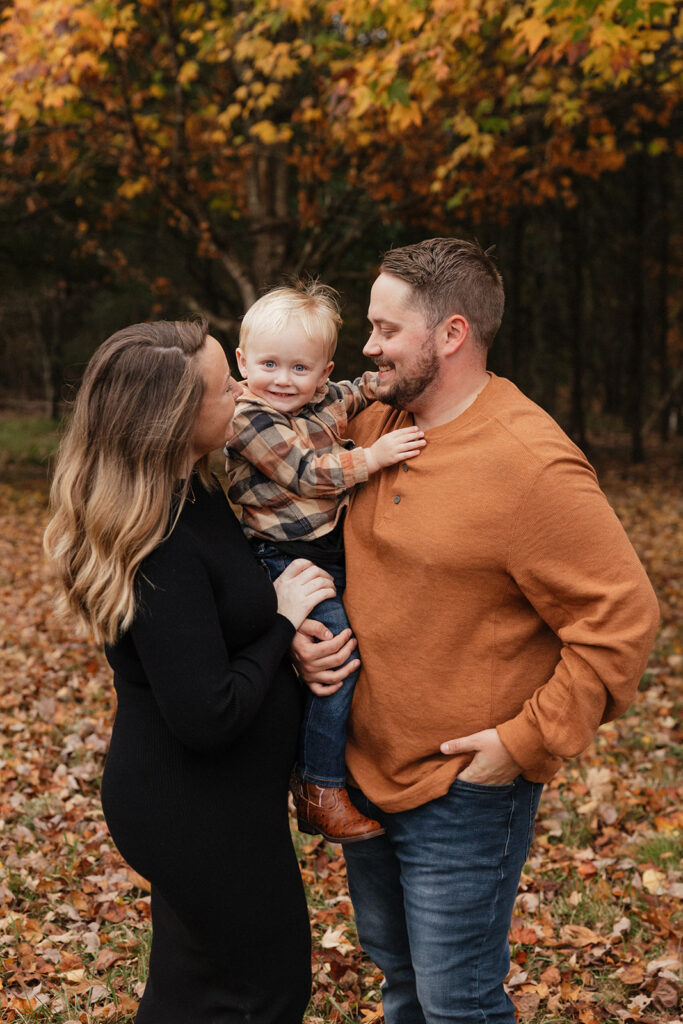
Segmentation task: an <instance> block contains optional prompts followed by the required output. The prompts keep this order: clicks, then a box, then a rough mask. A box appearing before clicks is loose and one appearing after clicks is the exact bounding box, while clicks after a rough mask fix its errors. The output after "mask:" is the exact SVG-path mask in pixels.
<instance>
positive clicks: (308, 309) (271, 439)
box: [225, 281, 425, 843]
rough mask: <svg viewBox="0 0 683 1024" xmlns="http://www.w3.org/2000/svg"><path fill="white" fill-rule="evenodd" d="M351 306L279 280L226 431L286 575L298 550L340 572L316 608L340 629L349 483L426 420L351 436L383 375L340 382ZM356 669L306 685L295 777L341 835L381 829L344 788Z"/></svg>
mask: <svg viewBox="0 0 683 1024" xmlns="http://www.w3.org/2000/svg"><path fill="white" fill-rule="evenodd" d="M340 325H341V316H340V312H339V305H338V300H337V293H336V292H335V291H334V290H333V289H332V288H328V287H326V286H325V285H322V284H319V283H318V282H316V281H312V282H310V283H307V284H300V285H298V286H296V287H294V288H276V289H274V290H273V291H270V292H268V293H267V294H266V295H264V296H262V297H261V298H260V299H259V300H258V301H257V302H255V303H254V305H253V306H251V308H250V309H249V310H248V311H247V313H246V315H245V317H244V319H243V321H242V326H241V329H240V347H239V348H238V349H237V363H238V366H239V368H240V372H241V374H242V376H243V377H246V380H247V385H246V389H245V391H244V394H243V395H242V396H241V397H240V398H239V399H238V400H237V412H236V414H235V418H234V420H233V428H234V434H233V437H232V438H231V439H230V441H229V442H228V445H227V447H226V449H225V454H226V455H227V457H228V461H227V466H226V470H227V474H228V480H229V484H230V486H229V491H228V496H229V498H230V501H231V502H232V503H233V504H234V505H236V506H239V508H240V510H241V518H242V527H243V529H244V531H245V533H246V535H247V537H248V538H249V540H250V542H251V544H252V546H253V548H254V552H255V554H256V556H257V558H258V559H259V560H260V561H261V562H262V564H263V565H265V567H266V568H267V570H268V572H269V574H270V576H271V579H276V578H277V577H278V576H279V575H280V573H281V572H283V571H284V569H285V568H286V567H287V565H288V564H289V563H290V562H291V561H292V560H293V559H295V558H307V559H309V560H310V561H312V562H314V563H315V564H316V565H320V566H322V567H323V568H324V569H325V570H326V571H327V572H329V573H330V575H331V576H332V578H333V579H334V582H335V586H336V588H337V597H336V599H333V600H328V601H323V602H322V603H321V604H319V605H318V606H317V607H316V608H315V609H314V610H313V612H312V613H311V617H312V618H315V619H317V620H318V621H320V622H322V623H323V624H324V625H325V626H327V627H328V629H330V630H331V632H332V633H334V634H337V633H339V632H340V630H342V629H346V628H347V627H348V625H349V623H348V619H347V618H346V613H345V612H344V606H343V604H342V594H343V592H344V586H345V570H344V549H343V520H344V513H345V511H346V507H347V505H348V502H349V492H350V491H351V490H352V489H353V488H354V487H355V486H356V485H357V484H362V483H364V482H365V481H366V480H367V478H368V476H369V475H370V474H371V473H376V472H377V471H378V470H380V469H382V468H383V467H385V466H391V465H394V464H395V463H397V462H401V461H403V460H404V459H410V458H413V457H414V456H416V455H419V453H420V450H421V448H422V447H423V445H424V444H425V441H424V440H423V433H422V431H420V430H419V429H418V428H417V427H407V428H404V429H401V430H395V431H393V432H391V433H389V434H386V435H384V436H383V437H381V438H380V439H379V440H378V441H376V442H375V443H374V444H373V445H371V446H370V447H369V448H355V447H354V446H353V443H352V442H351V441H350V440H348V439H345V438H344V431H345V429H346V425H347V423H348V420H349V419H351V417H353V416H355V415H356V414H357V413H358V412H360V411H361V410H362V409H364V408H365V407H366V405H367V404H368V402H371V401H373V400H374V397H375V388H374V382H375V374H373V373H365V374H363V376H362V377H361V378H358V380H356V381H353V382H350V381H341V382H339V383H330V382H329V381H328V378H329V375H330V373H331V371H332V368H333V366H334V363H333V362H332V356H333V354H334V351H335V348H336V344H337V334H338V330H339V327H340ZM357 675H358V673H357V672H354V673H353V674H352V675H350V676H349V677H347V679H345V680H344V683H343V685H342V687H341V688H340V689H339V690H337V691H336V693H333V694H330V695H328V696H326V697H316V696H314V695H313V694H311V693H310V692H309V693H308V694H307V699H306V708H305V712H304V719H303V723H302V727H301V735H300V740H299V754H298V778H296V779H295V780H294V781H293V790H294V796H295V801H296V806H297V817H298V822H299V828H300V829H301V830H302V831H305V832H310V833H311V834H316V833H318V832H320V833H322V835H324V836H325V838H326V839H330V840H332V841H334V842H341V843H344V842H356V841H358V840H361V839H370V838H372V837H373V836H376V835H380V834H381V833H382V832H383V831H384V830H383V829H382V827H381V825H380V824H379V822H377V821H374V820H373V819H370V818H366V817H365V816H364V815H362V814H360V813H359V812H358V811H357V810H356V808H355V807H354V806H353V804H352V803H351V801H350V799H349V797H348V794H347V792H346V789H345V757H344V753H345V746H346V718H347V715H348V711H349V708H350V706H351V698H352V696H353V687H354V685H355V682H356V678H357Z"/></svg>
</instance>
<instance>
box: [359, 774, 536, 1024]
mask: <svg viewBox="0 0 683 1024" xmlns="http://www.w3.org/2000/svg"><path fill="white" fill-rule="evenodd" d="M542 788H543V787H542V785H540V784H538V783H532V782H527V781H526V779H523V778H522V777H521V776H519V777H518V778H517V779H516V780H515V781H514V782H512V783H510V784H509V785H507V786H483V785H480V784H477V783H472V782H462V781H460V780H459V779H456V780H455V782H454V783H453V785H452V786H451V788H450V789H449V790H448V792H447V793H446V794H445V796H442V797H439V798H438V799H436V800H431V801H429V802H428V803H426V804H423V805H422V806H421V807H415V808H414V809H412V810H409V811H401V812H398V813H395V814H386V813H385V812H383V811H381V810H380V809H379V807H377V806H375V804H373V803H371V802H370V801H369V800H368V799H367V798H366V797H365V796H364V795H363V794H362V793H361V792H360V790H357V789H351V788H349V793H350V796H351V799H352V800H353V802H354V803H355V804H356V806H357V807H358V809H359V810H360V811H362V812H363V814H366V815H368V816H369V817H370V818H377V819H378V820H379V821H380V822H381V823H382V825H384V827H385V829H386V833H385V835H383V836H379V837H378V838H376V839H368V840H366V842H364V843H354V844H353V845H352V846H351V845H347V846H345V847H344V856H345V858H346V864H347V869H348V881H349V891H350V893H351V899H352V901H353V906H354V910H355V913H356V923H357V925H358V936H359V939H360V942H361V945H362V946H363V948H364V949H365V951H366V952H367V953H368V955H369V956H371V957H372V959H373V960H374V961H375V963H376V964H377V966H378V967H379V968H380V969H381V970H382V971H383V972H384V977H385V981H384V984H383V986H382V998H383V1005H384V1015H385V1019H386V1022H387V1024H437V1022H438V1024H446V1022H448V1024H455V1022H457V1024H515V1013H514V1008H513V1005H512V1001H511V1000H510V999H509V997H508V996H507V995H506V994H505V991H504V989H503V979H504V978H505V976H506V974H507V973H508V970H509V967H510V952H509V947H508V931H509V928H510V921H511V919H512V910H513V905H514V901H515V896H516V894H517V887H518V885H519V878H520V875H521V871H522V867H523V865H524V861H525V860H526V857H527V854H528V852H529V847H530V845H531V839H532V836H533V828H534V820H535V817H536V811H537V809H538V801H539V798H540V795H541V790H542Z"/></svg>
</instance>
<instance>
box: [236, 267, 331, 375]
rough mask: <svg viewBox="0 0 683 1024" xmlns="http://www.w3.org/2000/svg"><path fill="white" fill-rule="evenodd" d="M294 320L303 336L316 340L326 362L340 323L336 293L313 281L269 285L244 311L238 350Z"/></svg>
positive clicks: (284, 327) (283, 327)
mask: <svg viewBox="0 0 683 1024" xmlns="http://www.w3.org/2000/svg"><path fill="white" fill-rule="evenodd" d="M292 321H294V322H295V323H296V324H298V325H299V326H300V327H301V329H302V331H303V332H304V334H305V335H306V337H307V338H309V339H310V340H311V341H313V342H316V343H319V344H320V346H321V348H322V350H323V352H324V355H325V361H326V362H329V361H330V360H331V359H332V357H333V356H334V352H335V349H336V347H337V335H338V334H339V328H340V327H341V324H342V318H341V311H340V306H339V293H338V292H336V291H335V289H334V288H330V287H329V285H326V284H321V283H320V282H319V281H317V280H312V281H299V282H298V283H297V284H296V285H294V286H293V287H282V288H273V289H272V290H271V291H269V292H266V294H265V295H262V296H261V298H260V299H257V300H256V302H255V303H254V304H253V306H250V308H249V309H248V310H247V312H246V313H245V314H244V318H243V320H242V325H241V327H240V342H239V344H240V349H241V350H242V351H243V352H244V351H245V350H246V349H247V347H248V345H249V340H250V339H251V338H253V337H258V336H259V335H263V334H269V335H272V334H279V333H280V332H281V331H284V330H285V329H286V328H287V327H288V326H289V325H290V324H291V323H292Z"/></svg>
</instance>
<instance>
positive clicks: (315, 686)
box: [306, 679, 344, 697]
mask: <svg viewBox="0 0 683 1024" xmlns="http://www.w3.org/2000/svg"><path fill="white" fill-rule="evenodd" d="M306 685H307V686H308V689H309V690H310V691H311V693H313V694H315V696H316V697H331V696H332V694H333V693H336V692H337V690H340V689H341V687H342V686H343V685H344V680H343V679H341V680H340V681H339V682H338V683H334V684H328V685H327V686H325V685H324V684H323V683H307V684H306Z"/></svg>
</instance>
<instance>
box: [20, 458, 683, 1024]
mask: <svg viewBox="0 0 683 1024" xmlns="http://www.w3.org/2000/svg"><path fill="white" fill-rule="evenodd" d="M670 462H671V460H669V464H668V465H667V464H666V462H663V461H661V460H660V461H655V462H654V463H652V464H650V465H649V466H648V467H646V468H643V469H640V470H639V471H633V470H631V471H624V470H618V469H609V468H608V469H606V470H605V471H604V472H603V473H602V474H601V477H602V482H603V486H604V487H605V490H606V491H607V492H608V495H609V497H610V499H611V500H612V503H613V505H614V507H615V508H616V510H617V512H618V513H619V515H620V516H621V518H622V520H623V522H624V524H625V526H626V528H627V530H628V531H629V534H630V536H631V538H632V540H633V543H634V544H635V546H636V548H637V550H638V552H639V554H640V556H641V558H642V559H643V561H644V563H645V565H646V567H647V569H648V571H649V573H650V576H651V578H652V580H653V583H654V585H655V587H656V589H657V592H658V595H659V598H660V602H661V608H662V616H663V624H662V629H661V631H660V634H659V637H658V640H657V645H656V649H655V651H654V653H653V655H652V657H651V659H650V663H649V666H648V670H647V673H646V675H645V678H644V680H643V683H642V686H641V691H640V693H639V696H638V699H637V701H636V703H635V704H634V706H633V708H632V709H631V711H630V712H629V713H628V714H627V715H626V716H625V717H624V718H623V719H621V720H620V721H619V722H616V723H612V724H610V725H608V726H606V727H604V728H603V729H602V730H601V731H600V733H599V735H598V737H597V739H596V741H595V743H594V744H593V746H592V747H591V748H590V749H589V750H588V751H587V752H586V753H585V754H584V755H583V756H582V757H581V758H580V759H578V760H577V761H576V762H574V763H572V764H570V765H569V766H567V767H566V768H565V769H564V770H563V771H562V772H560V774H559V775H558V776H557V777H556V778H555V779H554V780H553V782H552V783H551V785H550V786H549V787H547V790H546V793H545V795H544V799H543V801H542V805H541V811H540V816H539V821H538V827H537V834H536V840H535V843H534V846H533V849H532V853H531V856H530V859H529V862H528V864H527V866H526V869H525V872H524V875H523V880H522V887H521V892H520V895H519V897H518V901H517V911H516V916H515V918H514V921H513V927H512V933H511V941H512V947H511V952H512V964H511V971H510V975H509V978H508V984H509V986H510V991H511V994H512V996H513V998H514V1001H515V1004H516V1006H517V1010H518V1016H519V1018H520V1020H522V1021H527V1022H530V1024H541V1022H543V1024H551V1022H552V1024H563V1022H580V1024H608V1022H609V1024H620V1022H622V1021H627V1022H628V1021H642V1022H644V1024H662V1022H673V1021H679V1022H680V1017H679V1012H680V1010H679V991H680V990H679V970H680V950H681V945H680V939H681V920H682V917H681V913H680V898H681V896H682V895H683V877H682V872H681V856H680V854H681V827H682V826H683V813H682V812H681V810H680V804H679V803H677V800H678V798H679V797H680V789H677V784H678V785H680V778H681V776H680V752H681V747H680V731H679V730H680V727H679V724H678V723H679V717H678V711H679V710H680V686H681V674H682V666H683V629H682V623H681V617H682V616H683V497H682V496H681V492H680V488H679V487H678V488H677V486H676V475H675V467H674V466H672V465H671V464H670ZM45 504H46V491H45V485H44V483H43V482H42V480H40V478H39V477H37V476H36V477H35V478H33V479H31V478H28V479H26V478H25V479H22V480H20V481H17V482H15V483H14V484H11V483H5V484H2V485H0V665H1V676H0V722H1V731H0V1018H1V1019H2V1021H3V1022H7V1024H11V1022H14V1021H53V1022H55V1024H75V1022H83V1024H87V1022H91V1021H93V1022H95V1021H119V1022H126V1021H131V1020H132V1019H133V1016H134V1011H135V1007H136V1005H137V1000H138V998H139V995H140V993H141V991H142V984H143V983H142V979H143V978H144V976H145V958H146V955H147V952H148V948H149V894H148V891H147V888H146V884H145V882H144V880H143V879H141V878H139V876H136V875H135V874H134V873H133V872H132V871H130V870H129V869H128V868H127V866H126V865H125V863H124V862H123V861H122V860H121V858H120V857H119V855H118V854H117V852H116V851H115V849H114V848H113V846H112V843H111V841H110V839H109V837H108V834H107V830H106V827H105V825H104V822H103V819H102V812H101V809H100V804H99V797H98V780H99V776H100V772H101V769H102V764H103V759H104V755H105V752H106V748H107V741H108V735H109V729H110V723H111V720H112V713H113V691H112V686H111V681H110V673H109V670H108V668H107V666H106V664H105V662H104V659H103V657H102V655H101V654H99V653H98V652H96V651H95V650H94V649H93V647H92V646H91V645H90V644H89V643H88V642H86V641H82V640H79V639H75V638H74V637H73V635H72V634H71V633H70V632H69V631H68V630H65V629H64V628H63V627H62V626H60V625H59V624H58V623H57V622H56V621H55V617H54V614H53V595H52V592H51V588H50V584H49V582H48V580H47V577H46V573H45V569H44V565H43V562H42V555H41V547H40V541H41V532H42V529H43V526H44V523H45V518H46V513H45ZM677 701H678V704H677ZM295 842H296V843H297V848H298V850H299V854H300V861H301V869H302V873H303V877H304V881H305V883H306V886H307V888H308V893H309V903H310V908H311V924H312V928H313V933H314V950H315V951H314V977H315V981H314V991H313V998H312V1001H311V1005H310V1008H309V1017H308V1020H309V1022H310V1024H322V1022H326V1021H347V1022H351V1021H362V1022H364V1024H371V1022H374V1021H377V1022H378V1024H379V1022H380V1021H381V1020H382V1016H381V1004H380V992H379V986H380V982H381V975H380V974H379V972H378V971H376V970H375V968H374V967H373V965H372V964H371V963H369V962H368V961H367V960H366V959H365V958H364V957H363V955H362V953H361V951H360V949H359V947H358V944H357V940H356V935H355V930H354V925H353V915H352V911H351V905H350V902H349V898H348V893H347V890H346V879H345V869H344V862H343V858H342V857H341V855H340V848H339V847H334V846H329V845H326V844H324V843H323V842H322V841H317V840H313V841H311V840H310V837H306V839H304V837H301V836H299V835H298V833H296V834H295ZM264 970H267V964H264ZM188 1024H191V1022H188Z"/></svg>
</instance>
